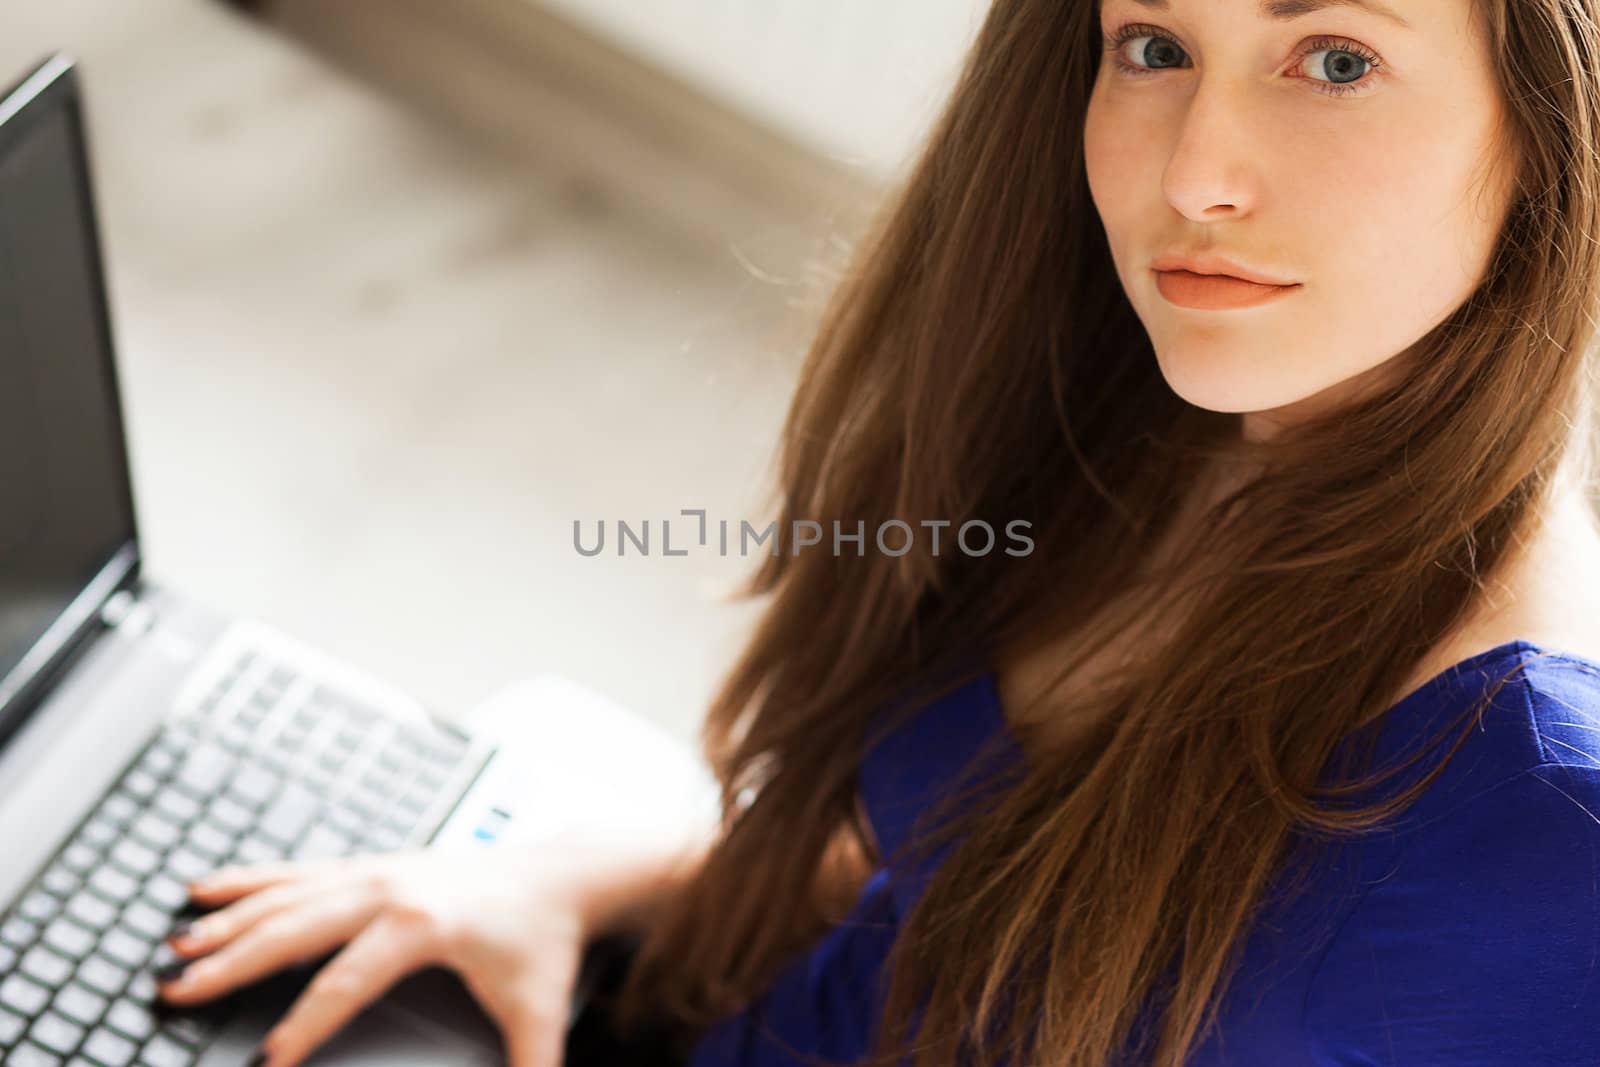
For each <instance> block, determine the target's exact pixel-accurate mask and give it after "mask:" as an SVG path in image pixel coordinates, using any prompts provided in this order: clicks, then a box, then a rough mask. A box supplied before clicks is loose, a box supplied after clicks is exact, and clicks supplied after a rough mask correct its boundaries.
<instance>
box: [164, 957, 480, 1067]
mask: <svg viewBox="0 0 1600 1067" xmlns="http://www.w3.org/2000/svg"><path fill="white" fill-rule="evenodd" d="M313 973H314V970H313V969H307V968H297V969H295V970H291V971H285V972H281V973H280V974H277V975H274V976H272V977H270V978H267V979H265V980H263V981H261V982H258V983H255V984H253V985H250V986H246V987H244V988H243V989H241V990H238V991H236V993H235V994H234V995H233V996H231V997H229V998H226V999H228V1000H233V999H239V1001H240V1006H239V1010H238V1012H237V1013H236V1014H234V1016H233V1018H232V1020H231V1021H230V1022H229V1023H228V1025H226V1026H225V1027H223V1029H222V1031H221V1033H219V1034H218V1035H217V1039H216V1040H215V1041H213V1042H212V1044H211V1045H210V1047H209V1048H207V1049H206V1051H205V1053H204V1054H203V1055H202V1056H201V1057H200V1059H199V1061H198V1062H197V1063H196V1065H195V1067H243V1065H244V1064H245V1063H248V1062H249V1060H250V1055H251V1053H252V1052H253V1051H254V1049H255V1045H256V1042H257V1041H259V1040H260V1038H261V1035H263V1034H264V1033H266V1032H267V1030H268V1029H269V1028H271V1027H272V1026H274V1025H276V1023H277V1022H278V1021H279V1020H280V1019H282V1018H283V1016H284V1013H285V1012H287V1011H288V1010H289V1007H290V1006H291V1005H292V1004H293V1003H294V1000H295V997H296V996H297V995H298V994H299V992H300V990H301V989H302V988H304V986H305V983H306V982H307V981H309V980H310V978H311V975H312V974H313ZM502 1048H503V1046H502V1043H501V1038H500V1032H499V1029H498V1028H497V1027H496V1026H495V1025H494V1022H493V1020H491V1019H490V1018H489V1016H488V1015H487V1014H485V1013H484V1011H483V1009H482V1008H480V1007H479V1006H478V1002H477V1001H476V1000H474V999H473V998H472V996H471V994H469V993H468V992H467V990H466V987H465V986H463V985H462V984H461V980H460V979H459V978H458V977H457V976H456V975H455V973H454V972H452V971H449V970H446V969H444V968H440V967H430V968H427V969H426V970H422V971H418V972H417V973H415V974H412V975H409V976H407V977H406V978H404V979H402V980H401V981H400V982H398V983H396V985H395V986H394V987H393V988H392V989H390V990H389V992H388V993H387V994H385V995H384V996H383V997H382V998H381V999H380V1000H378V1001H377V1002H376V1003H374V1004H372V1005H371V1006H370V1007H368V1008H367V1009H366V1010H365V1011H363V1012H362V1013H361V1014H360V1015H358V1016H356V1017H355V1018H354V1019H352V1020H350V1022H349V1023H347V1024H346V1025H344V1026H343V1027H341V1028H340V1029H339V1030H338V1031H337V1032H336V1033H335V1034H334V1035H333V1036H332V1037H330V1038H329V1039H328V1040H327V1041H325V1042H324V1043H323V1044H322V1045H320V1046H319V1047H318V1048H317V1050H316V1051H315V1052H313V1053H312V1054H311V1055H310V1056H308V1057H307V1058H306V1059H305V1061H304V1063H305V1067H425V1065H430V1067H431V1065H439V1067H503V1065H504V1063H505V1054H504V1052H503V1051H502Z"/></svg>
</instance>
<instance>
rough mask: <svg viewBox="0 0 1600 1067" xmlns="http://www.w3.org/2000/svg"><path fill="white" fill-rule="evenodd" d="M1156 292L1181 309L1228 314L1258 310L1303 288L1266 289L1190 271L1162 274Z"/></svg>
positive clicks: (1250, 283)
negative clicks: (1248, 308) (1260, 306)
mask: <svg viewBox="0 0 1600 1067" xmlns="http://www.w3.org/2000/svg"><path fill="white" fill-rule="evenodd" d="M1155 276H1156V288H1157V289H1159V290H1160V291H1161V295H1162V296H1164V297H1166V299H1167V300H1168V301H1170V302H1171V303H1174V304H1177V305H1178V306H1179V307H1186V308H1196V309H1198V310H1201V311H1225V310H1231V309H1233V308H1244V307H1254V306H1255V305H1257V304H1262V303H1265V302H1266V301H1268V300H1271V299H1273V298H1275V297H1279V296H1283V295H1284V294H1285V293H1291V292H1293V291H1294V290H1296V289H1298V288H1300V285H1299V283H1296V284H1294V285H1262V284H1260V283H1259V282H1247V281H1245V280H1244V279H1243V278H1235V277H1233V276H1232V275H1231V274H1195V273H1194V272H1192V271H1187V270H1158V271H1156V272H1155Z"/></svg>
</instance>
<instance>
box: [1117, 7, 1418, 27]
mask: <svg viewBox="0 0 1600 1067" xmlns="http://www.w3.org/2000/svg"><path fill="white" fill-rule="evenodd" d="M1133 2H1134V3H1136V4H1138V5H1139V6H1140V7H1146V8H1149V9H1150V10H1152V11H1167V10H1169V9H1170V8H1171V7H1172V5H1171V3H1170V2H1169V0H1133ZM1328 7H1359V8H1361V9H1362V10H1364V11H1370V12H1372V13H1373V14H1374V15H1378V16H1381V17H1383V18H1386V19H1389V20H1391V21H1393V22H1396V23H1398V24H1399V25H1401V26H1404V27H1405V28H1406V29H1408V30H1409V29H1411V23H1409V22H1407V21H1406V20H1405V19H1403V18H1401V17H1400V14H1399V13H1398V12H1396V11H1395V10H1394V9H1393V8H1390V7H1388V6H1387V5H1385V4H1383V3H1380V2H1379V0H1261V17H1262V18H1268V19H1275V20H1277V21H1279V22H1287V21H1289V20H1290V19H1297V18H1299V17H1300V16H1302V15H1309V14H1312V13H1313V12H1316V11H1321V10H1322V9H1323V8H1328Z"/></svg>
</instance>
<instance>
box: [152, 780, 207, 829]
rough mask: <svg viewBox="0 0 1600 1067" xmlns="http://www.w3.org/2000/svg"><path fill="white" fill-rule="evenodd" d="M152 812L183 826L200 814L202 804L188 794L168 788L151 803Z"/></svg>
mask: <svg viewBox="0 0 1600 1067" xmlns="http://www.w3.org/2000/svg"><path fill="white" fill-rule="evenodd" d="M150 810H151V811H156V812H160V813H161V814H162V815H165V816H166V817H167V818H169V819H171V820H172V821H173V822H175V823H178V824H179V825H183V824H186V823H189V822H192V821H193V820H194V817H195V816H196V815H199V814H200V810H201V804H200V802H199V801H198V800H196V799H195V798H194V797H192V796H190V795H189V794H188V793H185V792H183V791H182V790H180V789H174V788H172V787H171V786H167V787H166V788H164V789H162V790H161V792H159V793H157V794H156V796H155V799H154V800H152V801H151V802H150Z"/></svg>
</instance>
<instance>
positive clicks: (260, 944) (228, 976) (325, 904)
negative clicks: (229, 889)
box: [158, 893, 379, 1004]
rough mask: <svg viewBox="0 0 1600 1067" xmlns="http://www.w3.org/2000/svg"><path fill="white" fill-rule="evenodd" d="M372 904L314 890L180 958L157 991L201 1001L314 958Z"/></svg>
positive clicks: (365, 919) (353, 927)
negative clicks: (216, 944)
mask: <svg viewBox="0 0 1600 1067" xmlns="http://www.w3.org/2000/svg"><path fill="white" fill-rule="evenodd" d="M378 907H379V902H378V901H377V900H376V899H374V898H373V897H370V896H366V895H343V894H320V893H319V894H317V895H316V897H315V901H314V902H309V901H308V902H302V903H300V904H298V905H295V906H293V907H288V908H285V909H283V910H280V911H276V912H273V913H272V914H270V915H268V916H267V917H266V918H264V919H262V920H260V921H259V922H257V923H255V924H254V925H253V926H250V927H249V928H248V929H246V930H245V931H244V932H243V933H242V934H240V935H239V936H238V937H236V938H235V939H233V940H232V941H228V942H226V943H224V944H223V945H222V946H221V947H220V948H218V949H217V950H216V951H215V952H212V953H209V954H208V955H204V956H200V957H197V958H195V959H191V960H187V961H185V966H184V967H183V970H182V972H181V973H180V974H178V975H176V976H175V977H173V978H171V979H170V980H164V981H162V983H161V985H160V993H161V996H162V997H163V998H165V999H167V1000H170V1001H172V1002H174V1003H178V1004H187V1003H191V1002H193V1001H197V1000H207V999H210V998H212V997H216V996H219V995H221V994H223V993H227V992H230V991H232V990H234V989H237V988H238V987H240V986H242V985H248V984H250V983H252V982H255V981H258V980H260V979H262V978H265V977H267V976H268V975H271V974H275V973H277V972H278V971H281V970H283V969H284V968H285V967H288V966H290V965H292V964H296V963H301V962H303V961H305V960H311V959H315V958H316V957H318V956H320V955H322V954H323V953H324V952H327V951H328V950H329V949H331V948H334V947H335V946H337V945H341V944H343V943H344V942H346V941H348V940H350V939H351V938H352V937H354V936H355V935H356V933H357V931H359V930H360V929H361V928H362V927H364V926H366V925H367V924H368V923H369V922H371V921H372V916H373V913H374V912H376V911H377V909H378ZM158 978H161V979H165V978H166V976H165V975H158Z"/></svg>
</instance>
